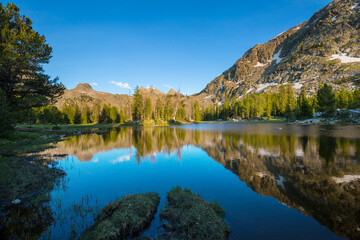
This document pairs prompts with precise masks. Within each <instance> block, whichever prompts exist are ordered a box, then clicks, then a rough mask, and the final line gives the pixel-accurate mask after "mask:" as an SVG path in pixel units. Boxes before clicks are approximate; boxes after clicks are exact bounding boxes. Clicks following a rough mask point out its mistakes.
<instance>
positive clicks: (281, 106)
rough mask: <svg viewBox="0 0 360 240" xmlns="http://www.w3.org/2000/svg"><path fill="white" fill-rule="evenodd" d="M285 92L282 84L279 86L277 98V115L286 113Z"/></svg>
mask: <svg viewBox="0 0 360 240" xmlns="http://www.w3.org/2000/svg"><path fill="white" fill-rule="evenodd" d="M286 100H287V92H286V89H285V86H284V85H283V84H281V85H280V90H279V96H278V99H277V101H278V110H279V115H284V114H285V111H286V104H287V101H286Z"/></svg>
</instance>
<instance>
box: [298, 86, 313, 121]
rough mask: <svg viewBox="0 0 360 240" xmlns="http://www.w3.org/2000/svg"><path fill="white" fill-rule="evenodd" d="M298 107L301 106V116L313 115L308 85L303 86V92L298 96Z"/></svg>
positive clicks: (299, 114)
mask: <svg viewBox="0 0 360 240" xmlns="http://www.w3.org/2000/svg"><path fill="white" fill-rule="evenodd" d="M298 107H299V112H298V116H299V117H305V118H306V117H310V116H312V114H313V112H312V107H311V105H310V102H309V100H308V98H307V97H306V85H303V86H302V87H301V92H300V95H299V97H298Z"/></svg>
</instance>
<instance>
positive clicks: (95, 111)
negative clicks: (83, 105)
mask: <svg viewBox="0 0 360 240" xmlns="http://www.w3.org/2000/svg"><path fill="white" fill-rule="evenodd" d="M99 118H100V105H99V104H98V103H96V104H94V106H93V107H92V108H91V111H90V121H91V122H92V123H99V121H100V119H99Z"/></svg>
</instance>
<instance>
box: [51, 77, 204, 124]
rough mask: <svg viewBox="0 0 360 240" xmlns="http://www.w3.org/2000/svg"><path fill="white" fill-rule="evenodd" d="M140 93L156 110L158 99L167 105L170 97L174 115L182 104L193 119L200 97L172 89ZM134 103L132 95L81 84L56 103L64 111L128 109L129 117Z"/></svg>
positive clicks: (151, 89) (141, 91) (151, 88)
mask: <svg viewBox="0 0 360 240" xmlns="http://www.w3.org/2000/svg"><path fill="white" fill-rule="evenodd" d="M139 92H140V93H141V95H142V96H143V99H144V100H145V98H147V97H149V98H150V99H151V101H152V105H153V107H154V108H155V105H156V102H157V100H158V99H161V100H162V102H163V104H165V102H166V97H167V96H170V98H171V102H172V106H173V108H174V110H175V111H174V114H175V113H176V109H177V108H178V107H179V106H180V104H182V103H183V104H185V106H186V109H187V117H188V118H189V117H191V116H190V115H191V105H192V103H193V102H194V100H199V97H197V96H191V97H185V96H184V95H183V94H181V93H177V92H176V91H175V90H174V89H170V90H169V92H168V93H167V94H165V93H163V92H162V91H160V90H159V89H156V88H153V87H147V88H144V87H140V88H139ZM132 101H133V96H132V95H127V94H112V93H107V92H99V91H95V90H94V89H93V88H92V87H91V85H90V84H88V83H80V84H78V85H77V86H76V88H74V89H70V90H65V92H64V94H63V95H62V96H61V97H60V98H59V99H58V101H57V102H56V103H55V106H56V107H58V108H59V109H63V108H64V106H66V105H73V104H78V105H79V106H80V107H81V106H83V105H85V104H86V105H88V106H89V107H90V108H92V107H94V106H95V105H99V106H100V107H102V106H103V105H104V104H108V105H111V106H115V107H117V108H122V109H126V110H127V113H128V115H129V116H128V117H130V112H131V105H132ZM174 116H175V115H174Z"/></svg>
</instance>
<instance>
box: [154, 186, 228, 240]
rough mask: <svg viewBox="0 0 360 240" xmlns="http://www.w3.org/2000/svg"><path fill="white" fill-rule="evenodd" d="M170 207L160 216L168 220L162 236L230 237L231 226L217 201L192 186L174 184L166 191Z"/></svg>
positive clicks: (215, 238) (183, 237)
mask: <svg viewBox="0 0 360 240" xmlns="http://www.w3.org/2000/svg"><path fill="white" fill-rule="evenodd" d="M167 200H168V204H167V207H166V208H165V209H164V210H163V211H162V212H161V214H160V217H161V218H162V219H165V220H166V221H167V223H166V224H165V225H164V228H165V233H164V234H163V235H162V236H161V237H160V239H164V240H165V239H169V240H170V239H174V240H175V239H204V240H205V239H207V240H222V239H227V237H228V235H229V233H230V228H229V226H228V224H227V223H226V222H224V220H223V217H224V216H225V212H224V210H223V209H222V208H221V207H220V205H219V204H218V203H214V202H207V201H205V200H204V199H202V197H201V196H200V195H199V194H196V193H193V192H192V191H191V190H190V189H182V188H181V187H175V188H173V189H172V190H171V191H170V192H168V194H167Z"/></svg>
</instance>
